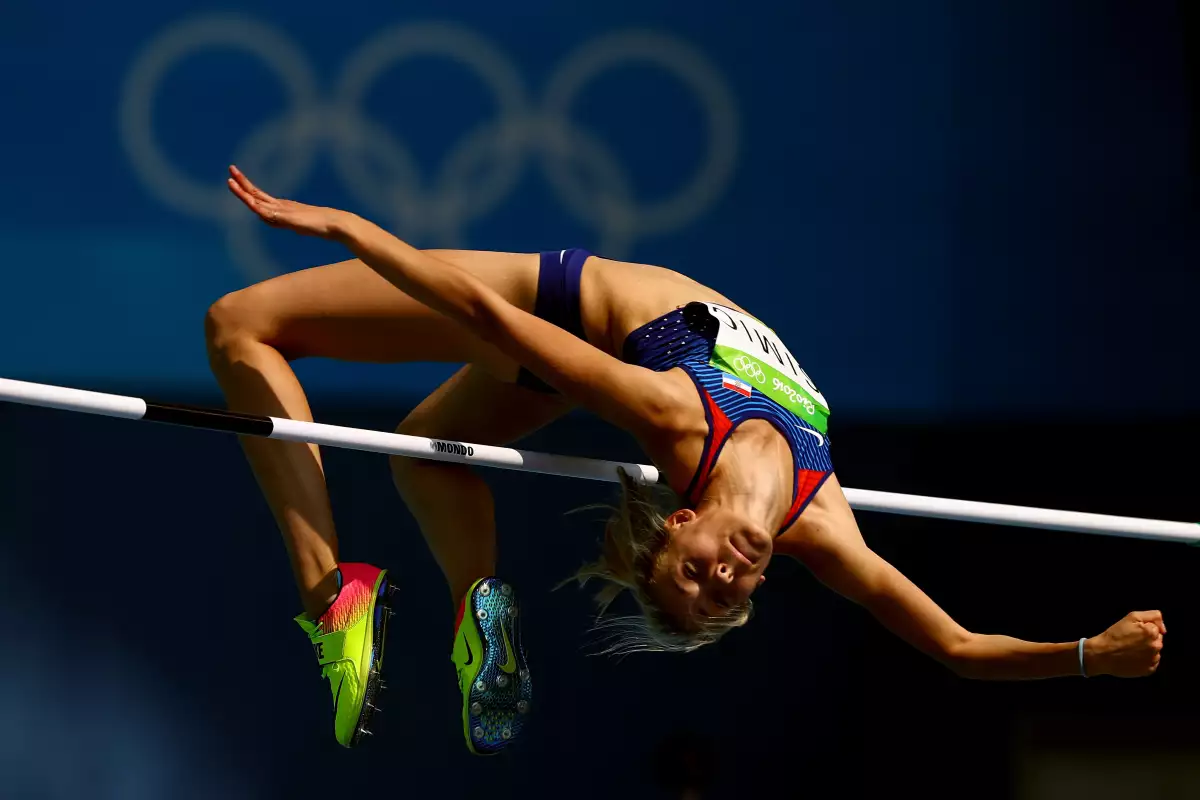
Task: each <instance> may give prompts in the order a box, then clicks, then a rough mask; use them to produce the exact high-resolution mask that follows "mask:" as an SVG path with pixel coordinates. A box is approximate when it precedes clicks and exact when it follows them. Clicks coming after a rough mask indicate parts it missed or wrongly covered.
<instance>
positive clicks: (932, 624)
mask: <svg viewBox="0 0 1200 800" xmlns="http://www.w3.org/2000/svg"><path fill="white" fill-rule="evenodd" d="M830 488H831V489H833V490H836V489H837V487H836V486H833V487H830ZM838 494H840V491H839V492H838ZM790 552H791V553H792V554H793V555H795V556H796V557H797V558H799V559H800V560H801V561H802V562H803V563H804V564H805V566H807V567H808V568H809V569H810V570H811V571H812V572H813V574H814V575H815V576H816V577H817V578H818V579H819V580H821V581H822V582H823V583H824V584H825V585H827V586H829V587H830V588H831V589H833V590H834V591H836V592H838V593H839V594H841V595H843V596H844V597H846V598H848V599H850V600H852V601H854V602H855V603H858V604H859V605H861V606H863V607H864V608H866V609H867V610H868V611H869V612H870V613H871V614H872V615H873V616H874V617H875V618H876V619H877V620H879V622H880V623H882V624H883V625H884V626H885V627H886V628H887V629H888V630H890V631H892V632H893V633H895V634H896V635H897V636H899V637H900V638H901V639H903V640H904V641H906V642H908V643H909V644H911V645H913V646H914V647H916V648H917V649H918V650H920V651H921V652H923V653H925V654H927V655H929V656H931V657H933V658H935V659H937V660H938V661H940V662H941V663H943V664H945V665H946V666H947V667H949V668H950V669H952V670H954V672H956V673H957V674H959V675H961V676H963V677H966V678H977V679H983V680H1032V679H1036V678H1056V677H1065V676H1071V675H1079V674H1080V669H1079V653H1078V640H1075V641H1071V642H1062V643H1041V642H1027V641H1023V640H1021V639H1015V638H1013V637H1011V636H998V635H991V634H980V633H972V632H971V631H968V630H966V629H965V628H963V627H962V626H961V625H959V624H958V623H957V622H955V621H954V619H952V618H951V617H950V615H949V614H947V613H946V612H945V611H943V610H942V609H941V608H940V607H939V606H938V605H937V604H936V603H935V602H933V600H932V599H930V598H929V596H928V595H926V594H925V593H924V592H923V591H921V590H920V589H919V588H918V587H917V586H916V585H914V584H913V582H912V581H910V580H909V579H908V578H906V577H905V576H904V575H902V574H901V573H900V571H899V570H897V569H896V568H895V567H893V566H892V565H891V564H889V563H888V562H887V561H885V560H884V559H883V558H881V557H880V556H879V555H878V554H876V553H875V552H873V551H872V550H871V549H870V548H868V547H867V545H866V543H865V542H864V541H863V538H862V534H861V533H860V532H859V530H858V526H857V524H856V523H855V521H854V515H853V512H851V511H850V508H849V506H848V505H847V506H846V507H845V509H844V511H843V510H842V509H834V510H832V511H831V512H828V513H827V512H826V510H825V509H821V510H819V511H818V512H817V514H815V515H814V518H813V521H812V523H811V524H810V525H808V526H807V527H806V528H804V529H803V531H802V535H797V536H796V537H795V539H794V541H793V542H792V543H791V546H790ZM1166 632H1167V629H1166V626H1165V625H1164V624H1163V619H1162V614H1160V613H1159V612H1157V611H1140V612H1133V613H1131V614H1129V615H1127V616H1126V617H1125V618H1124V619H1122V620H1121V621H1120V622H1118V623H1116V624H1115V625H1113V626H1112V627H1111V628H1109V629H1108V630H1107V631H1105V632H1104V633H1102V634H1100V635H1098V636H1093V637H1091V638H1089V639H1088V640H1087V641H1086V642H1085V643H1084V667H1085V669H1086V671H1087V674H1088V675H1116V676H1119V677H1138V676H1142V675H1149V674H1151V673H1153V672H1154V671H1155V670H1156V669H1157V668H1158V662H1159V653H1160V651H1161V649H1162V643H1163V635H1164V634H1165V633H1166Z"/></svg>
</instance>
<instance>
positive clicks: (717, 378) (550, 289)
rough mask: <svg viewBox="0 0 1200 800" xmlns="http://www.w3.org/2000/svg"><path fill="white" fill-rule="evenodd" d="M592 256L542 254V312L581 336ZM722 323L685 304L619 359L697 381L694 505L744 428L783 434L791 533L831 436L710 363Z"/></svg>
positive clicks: (821, 471) (638, 335)
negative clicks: (756, 425) (700, 442)
mask: <svg viewBox="0 0 1200 800" xmlns="http://www.w3.org/2000/svg"><path fill="white" fill-rule="evenodd" d="M590 255H591V254H590V253H588V252H587V251H584V250H578V249H576V250H562V251H557V250H556V251H553V252H550V253H543V254H542V263H541V273H540V276H539V281H538V302H537V307H536V313H537V314H538V316H540V317H542V318H543V319H546V320H548V321H550V322H553V323H554V324H556V325H558V326H559V327H561V328H563V329H565V330H568V331H571V332H572V333H574V334H575V335H576V336H579V337H580V338H585V335H584V332H583V325H582V322H581V319H580V310H579V285H580V276H581V275H582V271H583V264H584V262H585V261H586V260H587V258H588V256H590ZM720 325H721V321H720V320H719V319H718V318H717V317H716V316H714V314H713V312H712V311H711V310H710V306H709V305H708V304H706V303H699V302H697V303H688V304H687V305H686V306H683V307H681V308H677V309H675V310H673V311H670V312H668V313H666V314H664V315H662V316H661V317H659V318H658V319H654V320H651V321H650V322H647V323H646V324H645V325H643V326H641V327H640V328H638V329H637V330H635V331H633V332H632V333H630V334H629V336H628V337H626V339H625V343H624V347H623V350H622V354H621V357H622V360H624V361H625V362H627V363H630V364H637V365H638V366H642V367H645V368H647V369H652V370H654V371H656V372H665V371H666V370H669V369H674V368H676V367H678V368H680V369H682V370H683V371H684V372H685V373H687V375H688V377H690V378H691V379H692V383H694V384H695V386H696V391H697V392H698V393H699V395H700V400H701V403H702V404H703V406H704V415H705V417H706V419H707V420H708V435H707V436H706V437H705V440H704V450H703V453H702V454H701V457H700V463H699V464H698V465H697V467H696V472H695V474H694V475H693V476H692V478H691V481H690V482H689V484H688V487H687V490H686V492H685V499H686V500H687V501H688V502H689V503H691V504H693V505H695V504H697V503H698V502H699V500H700V497H701V496H702V495H703V493H704V489H705V486H706V485H707V483H708V481H709V478H710V477H711V475H712V471H713V468H714V467H715V466H716V464H717V459H718V458H720V456H721V450H722V449H723V448H724V447H725V444H726V442H728V441H729V437H730V436H732V435H733V432H734V431H735V430H737V427H738V426H739V425H741V424H742V423H743V422H745V421H746V420H749V419H762V420H766V421H767V422H769V423H770V424H771V426H772V427H774V428H775V430H777V431H779V433H780V435H782V436H783V438H784V439H785V440H786V441H787V443H788V447H789V448H790V449H791V452H792V463H793V470H794V472H795V478H794V482H793V494H792V505H791V508H790V509H789V511H788V515H787V517H786V519H785V520H784V522H783V526H782V527H781V529H780V530H781V531H783V530H787V528H789V527H791V525H792V523H794V522H795V521H796V518H797V517H799V516H800V514H801V512H803V511H804V509H805V507H806V506H807V505H808V503H809V502H810V501H811V500H812V498H813V497H814V496H815V495H816V493H817V491H818V490H819V489H820V488H821V486H822V485H823V484H824V483H825V481H826V480H827V479H828V478H829V476H830V475H831V474H833V463H832V461H831V459H830V455H829V439H828V436H826V435H825V434H824V433H822V432H821V431H819V430H817V428H816V427H815V426H813V425H812V424H810V423H808V422H806V421H805V420H804V419H801V418H800V417H799V416H798V415H797V414H795V413H793V412H792V411H790V410H788V409H787V408H785V407H784V406H783V405H781V404H780V403H779V402H777V401H776V400H775V399H773V398H771V397H769V396H767V395H766V394H764V393H763V392H761V391H760V390H759V389H757V388H755V387H754V386H753V385H752V384H751V383H750V382H748V381H744V380H739V379H738V378H737V376H733V375H731V374H730V373H729V372H727V371H725V370H722V369H721V368H719V367H718V366H715V365H714V364H713V363H712V362H713V349H714V347H715V345H716V342H717V334H718V331H719V329H720ZM520 382H521V383H522V384H524V385H526V386H530V387H531V388H539V389H544V388H548V387H545V385H544V384H542V383H541V381H538V380H537V378H535V377H534V376H533V375H531V374H529V373H527V372H523V373H522V377H521V379H520Z"/></svg>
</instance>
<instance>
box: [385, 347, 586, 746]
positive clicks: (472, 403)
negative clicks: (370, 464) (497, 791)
mask: <svg viewBox="0 0 1200 800" xmlns="http://www.w3.org/2000/svg"><path fill="white" fill-rule="evenodd" d="M569 407H570V406H569V404H568V403H567V401H566V400H564V399H563V398H562V397H560V396H557V395H549V394H542V393H538V392H534V391H531V390H529V389H525V388H522V387H520V386H517V385H515V384H512V383H507V382H503V381H499V380H497V379H496V378H495V377H493V376H491V375H489V374H487V373H486V372H485V371H483V370H482V369H480V368H479V367H477V366H467V367H465V368H464V369H462V370H461V371H459V372H458V373H457V374H456V375H454V376H453V377H452V378H450V380H448V381H447V382H446V383H445V384H443V385H442V386H441V387H440V388H439V389H438V390H437V391H436V392H434V393H433V394H432V395H430V396H429V397H428V398H426V400H425V401H424V402H423V403H422V404H421V405H420V406H418V407H417V408H416V409H415V410H414V411H413V413H412V414H410V415H409V417H408V418H407V419H406V420H405V421H404V422H403V423H402V424H401V425H400V427H399V429H398V430H399V431H400V432H401V433H408V434H412V435H417V436H428V437H433V438H441V439H456V440H461V441H468V442H479V443H483V444H508V443H509V442H511V441H513V440H515V439H519V438H520V437H521V436H523V435H524V434H526V433H528V432H529V431H532V430H534V429H536V428H539V427H541V426H542V425H544V424H546V423H548V422H549V421H550V420H552V419H554V418H555V417H558V416H560V415H561V414H562V413H564V412H565V411H567V410H568V408H569ZM392 472H393V475H394V477H395V480H396V487H397V488H398V489H399V490H400V494H401V496H403V498H404V500H405V502H406V503H407V505H408V507H409V508H410V509H411V511H412V513H413V515H414V516H415V517H416V518H417V521H418V523H419V524H420V526H421V532H422V533H423V534H424V536H425V539H426V541H427V542H428V544H429V548H430V550H431V551H432V552H433V555H434V557H435V558H436V559H437V562H438V564H439V565H440V566H441V568H442V572H443V573H445V575H446V581H447V583H448V584H449V587H450V593H451V596H452V598H453V600H454V602H455V603H456V604H459V610H458V617H457V620H456V622H455V630H454V646H453V649H452V652H451V656H450V658H451V661H453V662H454V665H455V668H456V670H457V672H458V682H459V690H460V692H461V694H462V724H463V736H464V739H465V741H466V744H467V747H468V748H469V749H470V751H471V752H473V753H476V754H480V755H488V754H494V753H498V752H500V751H502V750H503V749H505V748H506V747H508V746H509V745H510V744H512V742H513V741H515V740H516V739H517V738H518V737H519V736H520V734H521V731H522V729H523V727H524V722H525V719H526V715H527V714H528V712H529V710H530V701H531V699H532V688H531V687H532V682H531V678H530V674H529V667H528V664H527V663H526V660H525V648H524V645H523V643H522V641H521V626H520V620H519V619H518V612H519V610H520V607H519V605H518V603H517V597H516V592H515V591H514V589H513V587H512V585H511V584H509V583H507V582H505V581H503V580H501V579H499V578H497V577H495V571H496V528H495V518H494V504H493V501H492V493H491V491H490V490H489V489H488V487H487V484H485V483H484V482H483V480H482V479H481V478H480V477H479V476H478V475H476V474H475V473H474V472H473V471H472V470H471V469H470V468H468V467H465V466H463V465H459V464H446V463H441V462H436V461H426V460H421V459H410V458H399V457H394V458H392ZM460 601H461V603H460Z"/></svg>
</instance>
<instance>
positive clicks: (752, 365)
mask: <svg viewBox="0 0 1200 800" xmlns="http://www.w3.org/2000/svg"><path fill="white" fill-rule="evenodd" d="M733 368H734V369H736V370H737V371H738V372H740V373H742V374H743V375H745V376H746V377H747V378H749V379H750V380H752V381H758V382H759V383H760V384H765V383H766V382H767V373H766V372H765V371H763V368H762V365H761V364H759V363H758V362H757V361H755V360H754V359H752V358H747V357H746V356H738V357H737V358H735V359H734V360H733Z"/></svg>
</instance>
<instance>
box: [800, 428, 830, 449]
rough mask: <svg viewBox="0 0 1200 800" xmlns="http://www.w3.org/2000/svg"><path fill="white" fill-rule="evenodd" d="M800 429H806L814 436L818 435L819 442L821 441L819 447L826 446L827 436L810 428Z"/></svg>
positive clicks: (803, 429)
mask: <svg viewBox="0 0 1200 800" xmlns="http://www.w3.org/2000/svg"><path fill="white" fill-rule="evenodd" d="M800 430H802V431H804V432H805V433H811V434H812V435H813V436H815V437H817V442H819V444H818V445H817V447H824V446H825V437H824V436H822V435H821V434H819V433H817V432H816V431H810V430H809V429H808V428H801V429H800Z"/></svg>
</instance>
